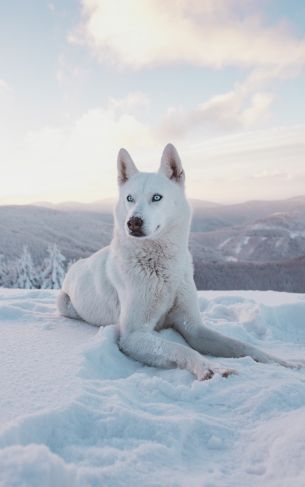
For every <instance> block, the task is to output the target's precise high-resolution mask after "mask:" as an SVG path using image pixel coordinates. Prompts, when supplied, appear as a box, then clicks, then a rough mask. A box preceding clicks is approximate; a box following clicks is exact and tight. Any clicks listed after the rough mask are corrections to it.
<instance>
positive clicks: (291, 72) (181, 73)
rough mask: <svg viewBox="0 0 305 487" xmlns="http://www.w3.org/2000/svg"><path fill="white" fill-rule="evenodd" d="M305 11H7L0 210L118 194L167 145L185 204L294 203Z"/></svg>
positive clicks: (301, 177) (64, 3)
mask: <svg viewBox="0 0 305 487" xmlns="http://www.w3.org/2000/svg"><path fill="white" fill-rule="evenodd" d="M304 108H305V2H303V1H301V0H290V1H286V0H141V1H140V0H116V1H115V2H113V1H112V0H81V1H76V0H75V1H72V0H54V1H43V0H27V1H26V2H20V1H18V0H10V1H9V2H2V3H1V7H0V164H1V178H0V203H1V204H15V203H17V204H24V203H31V202H37V201H50V202H55V203H56V202H61V201H71V200H74V201H84V202H90V201H95V200H99V199H104V198H112V197H114V196H115V195H116V192H117V184H116V157H117V153H118V150H119V149H120V147H125V148H126V149H127V150H128V151H129V152H130V154H131V156H132V157H133V159H134V161H135V163H136V164H137V166H138V168H139V169H142V170H145V171H155V170H157V169H158V166H159V163H160V157H161V153H162V150H163V148H164V146H165V144H166V143H168V142H172V143H174V144H175V146H176V148H177V150H178V152H179V154H180V156H181V159H182V163H183V165H184V169H185V172H186V185H187V193H188V195H189V196H190V197H192V198H200V199H204V200H209V201H214V202H221V203H233V202H239V201H245V200H250V199H268V200H270V199H282V198H288V197H294V196H298V195H301V194H305V110H304Z"/></svg>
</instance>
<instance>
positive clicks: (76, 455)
mask: <svg viewBox="0 0 305 487" xmlns="http://www.w3.org/2000/svg"><path fill="white" fill-rule="evenodd" d="M55 297H56V291H50V290H40V291H37V290H27V291H25V290H4V289H1V292H0V358H1V374H0V390H1V396H0V486H1V487H41V486H44V487H51V486H52V487H53V486H56V487H64V486H69V487H71V486H72V487H74V486H77V487H87V486H88V487H91V486H103V487H104V486H124V487H126V486H135V485H141V486H166V487H168V486H169V487H171V486H173V487H174V486H188V487H189V486H190V487H192V486H200V487H218V486H219V487H220V486H221V487H233V486H234V487H236V486H247V487H251V486H255V487H256V486H257V485H260V486H268V487H286V486H287V487H288V486H289V487H290V486H292V485H293V486H294V487H303V486H304V479H305V370H304V369H300V370H291V369H285V368H283V367H280V366H277V365H266V364H257V363H255V362H253V361H252V360H251V359H250V358H244V359H238V360H237V359H226V360H224V359H223V360H222V363H224V364H225V365H227V366H229V367H234V368H236V369H237V370H238V372H239V375H238V376H231V377H229V378H228V379H223V378H221V377H219V376H215V377H214V378H213V379H212V380H210V381H205V382H199V381H197V380H195V379H194V377H193V376H192V375H191V374H190V373H189V372H187V371H185V370H177V369H173V370H158V369H155V368H152V367H145V366H143V365H141V364H140V363H137V362H135V361H134V360H132V359H131V358H128V357H126V356H125V355H124V354H122V353H121V352H120V351H119V349H118V346H117V331H116V327H115V326H109V327H107V328H105V329H98V328H95V327H93V326H90V325H87V324H85V323H83V322H78V321H73V320H69V319H65V318H63V317H58V316H57V314H56V310H55V304H54V303H55ZM199 300H200V307H201V311H202V318H203V320H204V321H205V322H206V323H207V324H208V325H209V326H211V327H213V328H215V329H217V330H219V331H221V332H223V333H226V334H227V335H230V336H232V337H236V338H239V339H242V340H245V341H247V342H249V343H252V344H255V345H257V346H259V347H261V348H262V349H264V350H266V351H269V352H272V353H274V354H276V355H279V356H282V357H283V358H287V359H302V358H304V352H305V296H304V295H293V294H286V293H275V292H245V291H244V292H200V293H199ZM163 333H164V334H165V335H166V337H167V338H168V339H171V340H176V341H177V340H178V341H182V338H180V337H179V336H177V335H176V334H175V333H174V332H173V331H171V330H167V331H164V332H163ZM211 360H213V359H211ZM217 360H218V361H219V359H217Z"/></svg>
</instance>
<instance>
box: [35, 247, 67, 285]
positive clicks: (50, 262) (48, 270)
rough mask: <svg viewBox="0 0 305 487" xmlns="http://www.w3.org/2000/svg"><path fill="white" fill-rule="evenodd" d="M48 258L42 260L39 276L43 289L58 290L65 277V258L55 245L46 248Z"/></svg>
mask: <svg viewBox="0 0 305 487" xmlns="http://www.w3.org/2000/svg"><path fill="white" fill-rule="evenodd" d="M48 254H49V255H48V257H46V259H45V260H44V263H43V271H42V276H41V287H42V288H43V289H60V288H61V286H62V283H63V280H64V277H65V265H64V262H65V260H66V258H65V257H64V256H63V255H62V254H61V252H60V250H59V249H58V247H57V245H56V244H53V245H49V246H48Z"/></svg>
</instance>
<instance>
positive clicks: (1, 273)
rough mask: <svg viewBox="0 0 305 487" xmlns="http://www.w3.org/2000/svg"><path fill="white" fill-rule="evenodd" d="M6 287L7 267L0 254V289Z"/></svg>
mask: <svg viewBox="0 0 305 487" xmlns="http://www.w3.org/2000/svg"><path fill="white" fill-rule="evenodd" d="M7 286H8V267H7V263H6V262H5V259H4V255H2V254H0V287H7Z"/></svg>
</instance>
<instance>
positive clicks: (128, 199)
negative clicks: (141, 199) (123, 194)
mask: <svg viewBox="0 0 305 487" xmlns="http://www.w3.org/2000/svg"><path fill="white" fill-rule="evenodd" d="M126 199H127V201H129V203H133V202H134V199H133V197H132V196H131V194H129V195H128V196H127V198H126Z"/></svg>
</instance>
